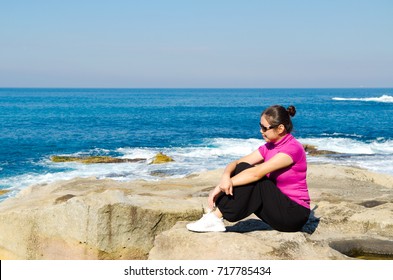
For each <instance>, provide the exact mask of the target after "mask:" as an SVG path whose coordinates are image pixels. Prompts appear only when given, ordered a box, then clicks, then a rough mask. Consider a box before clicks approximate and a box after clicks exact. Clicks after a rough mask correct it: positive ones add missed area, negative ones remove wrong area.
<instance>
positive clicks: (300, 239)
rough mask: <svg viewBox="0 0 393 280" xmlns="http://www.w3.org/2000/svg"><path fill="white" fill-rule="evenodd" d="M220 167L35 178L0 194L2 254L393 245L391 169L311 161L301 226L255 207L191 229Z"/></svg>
mask: <svg viewBox="0 0 393 280" xmlns="http://www.w3.org/2000/svg"><path fill="white" fill-rule="evenodd" d="M220 174H221V171H220V170H216V171H210V172H205V173H201V174H193V175H190V176H188V177H187V178H181V179H165V180H160V181H155V182H147V181H142V180H139V181H133V182H116V181H113V180H97V179H95V178H85V179H81V178H75V179H73V180H69V181H59V182H56V183H53V184H49V185H35V186H31V187H29V188H26V189H25V190H23V191H22V192H21V193H20V194H18V195H17V196H16V197H14V198H10V199H7V200H6V201H4V202H2V203H0V229H1V231H0V258H1V259H346V258H348V257H347V256H346V255H345V254H342V252H340V250H336V249H337V248H348V247H350V246H355V245H353V244H360V245H356V246H361V244H362V243H364V244H365V242H366V243H367V246H368V247H367V248H373V244H375V246H374V247H375V248H376V247H378V246H379V247H384V248H388V249H386V250H390V249H389V248H390V247H389V246H390V243H384V242H388V241H389V240H392V239H393V178H392V177H391V176H387V175H381V174H374V173H371V172H368V171H365V170H362V169H357V168H352V167H339V166H334V165H310V167H309V175H308V182H309V188H310V194H311V198H312V208H313V213H312V215H311V217H310V220H309V222H308V224H307V225H306V226H305V227H304V228H303V230H302V231H301V232H297V233H282V232H278V231H275V230H272V229H271V228H270V227H269V226H268V225H266V224H264V223H263V222H262V221H260V220H259V219H257V218H256V217H254V216H250V217H248V218H247V219H245V220H243V221H240V222H237V223H227V224H226V226H227V232H225V233H193V232H189V231H187V230H186V228H185V224H186V223H187V222H189V221H193V220H196V219H199V218H200V217H201V215H202V213H203V209H204V208H205V207H206V206H207V201H206V198H207V195H208V193H209V191H210V189H212V188H213V187H214V186H215V184H216V183H217V182H218V180H219V176H220ZM349 240H352V241H353V242H352V241H351V242H352V243H350V242H349ZM354 240H355V241H356V242H354ZM340 242H341V243H340ZM331 244H340V245H339V247H337V246H338V245H337V246H336V245H335V246H332V245H331ZM351 244H352V245H351ZM370 244H371V245H370ZM381 244H382V245H381ZM377 245H378V246H377ZM332 247H334V248H332ZM392 247H393V246H392ZM355 249H356V248H355ZM391 253H392V255H393V249H392V252H391Z"/></svg>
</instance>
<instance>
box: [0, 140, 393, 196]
mask: <svg viewBox="0 0 393 280" xmlns="http://www.w3.org/2000/svg"><path fill="white" fill-rule="evenodd" d="M299 141H300V142H301V143H303V144H311V145H315V146H317V147H318V149H320V150H330V151H334V152H338V153H341V154H340V155H337V156H332V157H310V156H308V161H309V162H327V163H335V164H341V165H355V166H360V167H363V168H367V169H370V170H373V171H376V172H382V173H387V174H392V175H393V141H392V140H383V139H378V140H375V141H371V142H369V143H365V142H362V141H359V140H357V139H356V138H355V139H353V138H346V137H323V138H301V139H299ZM263 144H264V141H263V140H262V139H234V138H214V139H206V140H205V141H204V142H203V143H202V144H200V145H196V146H190V147H172V148H143V147H138V148H131V147H124V148H119V149H116V150H115V151H105V153H110V152H115V153H117V154H120V157H121V158H145V159H146V160H143V161H139V162H132V163H116V164H88V165H86V164H81V163H75V162H68V163H54V162H51V161H50V160H49V159H48V158H47V159H44V160H42V161H41V162H39V163H38V164H39V165H42V166H43V167H44V168H45V169H46V170H48V171H47V173H46V174H23V175H19V176H15V177H10V178H5V179H3V180H2V181H1V185H2V186H9V187H10V188H11V189H12V190H15V191H16V190H19V189H22V188H24V187H26V186H29V185H34V184H43V183H51V182H54V181H58V180H68V179H72V178H75V177H81V178H86V177H96V178H98V179H103V178H111V179H114V180H119V181H130V180H134V179H145V180H161V179H162V178H167V177H183V176H186V175H188V174H191V173H193V172H202V171H206V170H213V169H217V168H223V167H225V165H226V164H227V163H228V162H230V161H232V160H235V159H238V158H240V157H242V156H244V155H247V154H249V153H251V152H252V151H254V150H255V149H257V148H258V147H259V146H260V145H263ZM101 152H102V151H101ZM158 152H163V153H165V154H167V155H168V156H171V157H172V158H173V159H174V162H169V163H166V164H157V165H154V164H149V163H150V162H151V160H152V158H153V157H154V156H155V155H156V154H157V153H158ZM80 154H83V155H85V154H86V153H80ZM59 170H61V171H60V172H59ZM157 174H161V175H163V176H164V177H159V176H156V175H157Z"/></svg>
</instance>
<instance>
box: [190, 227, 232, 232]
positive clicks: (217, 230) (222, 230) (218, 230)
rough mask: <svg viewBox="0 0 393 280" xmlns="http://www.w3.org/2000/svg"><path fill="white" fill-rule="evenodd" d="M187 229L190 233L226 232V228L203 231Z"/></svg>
mask: <svg viewBox="0 0 393 280" xmlns="http://www.w3.org/2000/svg"><path fill="white" fill-rule="evenodd" d="M187 229H188V230H189V231H192V232H225V231H226V228H224V229H223V228H208V229H204V230H198V229H193V228H189V227H187Z"/></svg>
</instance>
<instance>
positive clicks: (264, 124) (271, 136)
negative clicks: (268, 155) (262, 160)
mask: <svg viewBox="0 0 393 280" xmlns="http://www.w3.org/2000/svg"><path fill="white" fill-rule="evenodd" d="M260 127H261V130H260V131H261V134H262V137H263V139H265V141H266V142H273V143H274V142H276V141H278V140H279V139H281V138H282V136H280V134H279V132H278V131H277V127H273V126H271V125H270V124H269V122H268V121H267V119H266V117H265V115H262V117H261V120H260Z"/></svg>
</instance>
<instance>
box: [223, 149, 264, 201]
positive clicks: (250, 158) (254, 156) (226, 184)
mask: <svg viewBox="0 0 393 280" xmlns="http://www.w3.org/2000/svg"><path fill="white" fill-rule="evenodd" d="M262 161H263V157H262V155H261V153H260V152H259V151H258V150H256V151H254V152H252V153H251V154H249V155H247V156H244V157H242V158H240V159H238V160H235V161H232V162H231V163H229V164H228V165H227V166H226V168H225V170H224V173H223V174H222V176H221V180H220V183H219V184H218V186H217V187H218V188H219V189H220V190H221V191H223V192H225V193H226V194H228V195H233V193H232V187H233V183H232V180H231V176H232V173H233V171H235V168H236V166H237V165H238V164H239V163H241V162H246V163H248V164H250V165H255V164H257V163H260V162H262Z"/></svg>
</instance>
